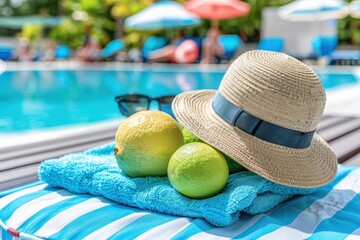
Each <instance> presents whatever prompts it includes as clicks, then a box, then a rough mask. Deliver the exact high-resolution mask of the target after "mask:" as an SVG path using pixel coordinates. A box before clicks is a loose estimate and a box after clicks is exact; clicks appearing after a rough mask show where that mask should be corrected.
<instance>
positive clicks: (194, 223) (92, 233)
mask: <svg viewBox="0 0 360 240" xmlns="http://www.w3.org/2000/svg"><path fill="white" fill-rule="evenodd" d="M359 193H360V169H358V168H350V167H345V166H339V172H338V175H337V177H336V179H335V180H334V181H333V182H331V184H329V185H328V186H327V187H324V188H321V189H320V190H319V191H317V192H314V193H312V194H309V195H306V196H300V197H296V198H294V199H292V200H289V201H287V202H284V203H282V204H280V205H279V206H278V207H277V208H275V209H273V210H272V211H270V212H268V213H266V214H259V215H247V214H245V215H244V216H243V218H241V219H240V220H239V221H238V222H236V223H234V224H233V225H231V226H229V227H226V228H216V227H214V226H213V225H211V224H209V223H207V222H206V221H205V220H202V219H193V218H184V217H176V216H170V215H164V214H159V213H154V212H150V211H144V210H140V209H137V208H131V207H126V206H122V205H119V204H116V203H114V202H112V201H110V200H107V199H105V198H102V197H94V196H91V195H86V194H72V193H70V192H68V191H66V190H64V189H59V188H51V187H49V186H48V185H47V184H44V183H41V184H40V185H37V186H32V187H29V188H26V189H24V190H20V191H18V192H15V193H12V194H9V195H7V196H5V197H3V198H1V199H0V220H1V221H0V225H1V227H2V233H0V234H1V235H0V236H2V239H4V240H7V239H16V237H12V236H11V235H10V234H8V233H7V231H9V232H12V233H13V234H14V235H18V236H20V238H23V239H245V238H246V239H360V194H359ZM15 229H16V230H15Z"/></svg>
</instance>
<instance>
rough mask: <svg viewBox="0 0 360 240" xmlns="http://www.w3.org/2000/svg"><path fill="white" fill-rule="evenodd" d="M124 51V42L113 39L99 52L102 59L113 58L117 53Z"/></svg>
mask: <svg viewBox="0 0 360 240" xmlns="http://www.w3.org/2000/svg"><path fill="white" fill-rule="evenodd" d="M123 50H125V45H124V42H123V41H122V40H120V39H114V40H112V41H111V42H109V43H108V44H107V45H106V46H105V48H104V49H103V50H102V51H101V57H102V58H109V57H112V56H114V55H115V54H116V53H118V52H119V51H123Z"/></svg>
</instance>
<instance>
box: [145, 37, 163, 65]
mask: <svg viewBox="0 0 360 240" xmlns="http://www.w3.org/2000/svg"><path fill="white" fill-rule="evenodd" d="M168 43H169V40H168V39H167V38H166V37H161V36H151V37H149V38H148V39H147V40H146V41H145V43H144V45H143V48H142V50H141V55H142V58H143V60H144V62H146V61H147V60H148V59H149V55H150V52H151V51H154V50H157V49H160V48H162V47H165V46H166V45H167V44H168Z"/></svg>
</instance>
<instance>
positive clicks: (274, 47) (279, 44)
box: [257, 37, 284, 52]
mask: <svg viewBox="0 0 360 240" xmlns="http://www.w3.org/2000/svg"><path fill="white" fill-rule="evenodd" d="M283 47H284V39H283V38H281V37H265V38H262V39H260V42H259V44H258V46H257V49H258V50H267V51H273V52H281V51H282V49H283Z"/></svg>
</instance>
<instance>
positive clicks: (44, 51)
mask: <svg viewBox="0 0 360 240" xmlns="http://www.w3.org/2000/svg"><path fill="white" fill-rule="evenodd" d="M55 51H56V43H55V42H54V41H52V40H47V41H45V42H44V43H43V44H42V47H41V57H40V60H42V61H52V60H54V59H55Z"/></svg>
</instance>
